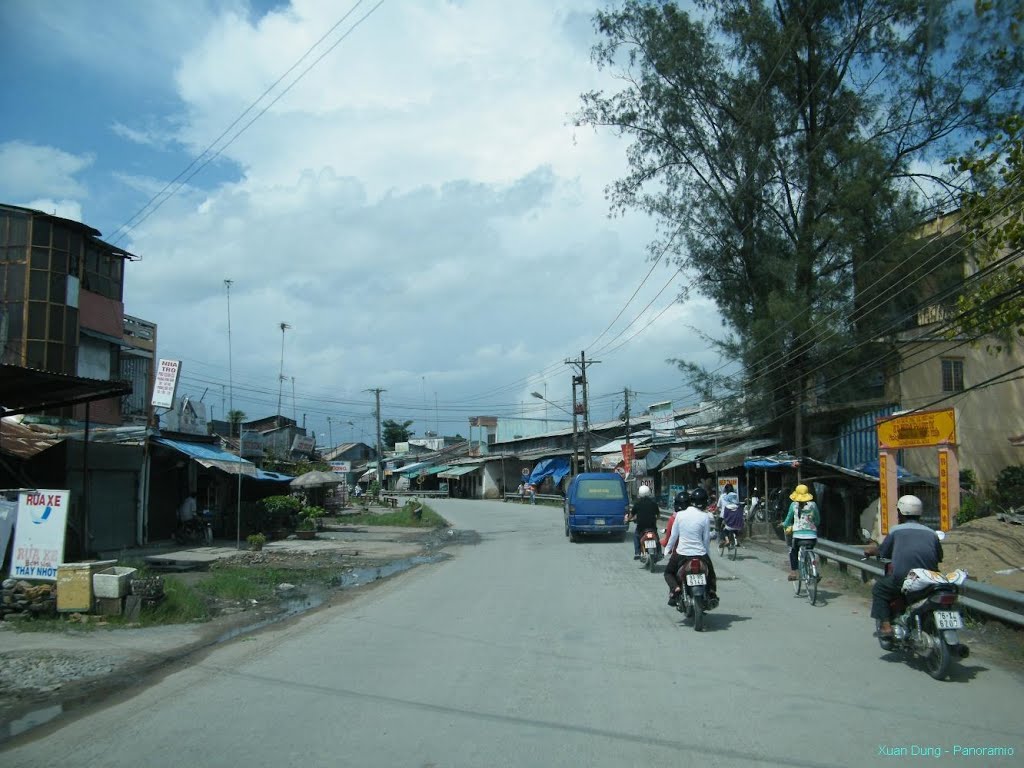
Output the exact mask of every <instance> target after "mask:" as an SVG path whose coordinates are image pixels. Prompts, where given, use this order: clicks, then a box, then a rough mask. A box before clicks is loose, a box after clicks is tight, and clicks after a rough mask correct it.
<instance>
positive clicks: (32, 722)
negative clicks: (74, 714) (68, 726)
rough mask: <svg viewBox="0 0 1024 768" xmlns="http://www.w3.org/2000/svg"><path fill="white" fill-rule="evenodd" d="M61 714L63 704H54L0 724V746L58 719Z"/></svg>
mask: <svg viewBox="0 0 1024 768" xmlns="http://www.w3.org/2000/svg"><path fill="white" fill-rule="evenodd" d="M63 712H64V705H63V704H54V705H52V706H49V707H44V708H42V709H36V710H33V711H32V712H29V713H28V714H26V715H23V716H22V717H19V718H18V719H17V720H11V721H10V722H7V723H0V744H2V743H4V742H5V741H7V740H8V739H13V738H14V737H15V736H20V735H21V734H23V733H25V732H26V731H31V730H32V729H33V728H38V727H39V726H40V725H45V724H46V723H48V722H50V721H51V720H53V719H54V718H56V717H59V716H60V715H61V714H62V713H63Z"/></svg>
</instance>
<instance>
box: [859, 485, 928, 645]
mask: <svg viewBox="0 0 1024 768" xmlns="http://www.w3.org/2000/svg"><path fill="white" fill-rule="evenodd" d="M923 511H924V504H923V503H922V502H921V499H919V498H918V497H917V496H901V497H900V498H899V501H897V502H896V518H897V521H898V523H899V524H898V525H897V526H896V527H895V528H893V529H892V530H891V531H889V535H888V536H886V537H885V539H884V540H883V541H882V543H881V544H880V545H879V544H876V543H874V542H872V543H871V544H869V545H868V546H866V547H865V548H864V556H865V557H875V556H877V557H884V558H887V559H889V560H891V561H892V572H891V573H890V574H888V575H887V576H882V577H881V578H879V579H876V580H875V585H874V586H873V587H872V588H871V618H873V619H876V620H878V621H879V622H881V623H880V624H879V627H878V633H877V634H878V636H879V637H882V638H887V637H892V636H893V630H892V618H893V617H892V615H891V614H890V611H889V603H890V601H892V600H895V599H896V598H897V597H899V596H900V591H901V590H902V587H903V580H904V579H905V578H906V577H907V574H908V573H909V572H910V570H911V569H912V568H925V569H927V570H929V571H937V570H938V569H939V563H941V562H942V545H941V544H940V543H939V539H938V537H936V535H935V531H933V530H932V529H931V528H928V527H927V526H924V525H921V522H920V519H921V513H922V512H923ZM879 512H880V513H881V510H879Z"/></svg>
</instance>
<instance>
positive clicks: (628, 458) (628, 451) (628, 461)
mask: <svg viewBox="0 0 1024 768" xmlns="http://www.w3.org/2000/svg"><path fill="white" fill-rule="evenodd" d="M635 456H636V448H635V447H634V446H633V444H632V443H623V444H622V463H623V464H624V465H625V467H626V474H629V470H630V469H632V467H633V458H634V457H635Z"/></svg>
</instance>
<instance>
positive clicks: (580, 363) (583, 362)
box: [565, 350, 601, 472]
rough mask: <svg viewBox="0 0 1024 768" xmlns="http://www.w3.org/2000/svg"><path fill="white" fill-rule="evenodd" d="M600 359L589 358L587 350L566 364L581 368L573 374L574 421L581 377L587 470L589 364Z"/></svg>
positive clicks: (588, 446)
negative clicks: (575, 374) (577, 373)
mask: <svg viewBox="0 0 1024 768" xmlns="http://www.w3.org/2000/svg"><path fill="white" fill-rule="evenodd" d="M600 362H601V361H600V360H587V355H586V352H585V351H583V350H581V351H580V359H579V360H566V361H565V364H566V365H572V366H576V367H577V368H578V370H579V372H580V373H579V376H573V379H572V381H573V406H572V410H573V422H574V423H575V421H576V408H577V406H576V402H575V400H576V384H577V379H579V384H580V385H581V386H582V387H583V466H584V468H585V470H586V471H587V472H589V471H590V407H589V405H588V403H587V366H588V365H594V364H595V363H600Z"/></svg>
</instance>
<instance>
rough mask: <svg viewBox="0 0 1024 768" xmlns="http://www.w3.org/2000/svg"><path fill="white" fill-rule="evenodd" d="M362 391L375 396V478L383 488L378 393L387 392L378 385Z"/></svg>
mask: <svg viewBox="0 0 1024 768" xmlns="http://www.w3.org/2000/svg"><path fill="white" fill-rule="evenodd" d="M363 391H364V392H373V393H374V395H376V396H377V408H376V410H375V411H374V413H375V414H376V416H377V478H376V479H377V487H378V488H380V489H381V490H384V473H383V470H382V469H381V462H380V459H381V455H382V452H381V448H380V393H381V392H387V390H386V389H380V388H379V387H377V388H375V389H364V390H363Z"/></svg>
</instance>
